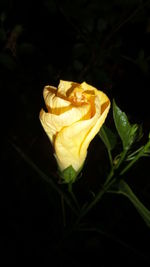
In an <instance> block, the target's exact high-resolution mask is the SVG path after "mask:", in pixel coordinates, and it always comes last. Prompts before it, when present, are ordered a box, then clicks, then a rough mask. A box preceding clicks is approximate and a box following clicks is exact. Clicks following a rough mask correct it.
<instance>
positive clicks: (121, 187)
mask: <svg viewBox="0 0 150 267" xmlns="http://www.w3.org/2000/svg"><path fill="white" fill-rule="evenodd" d="M116 187H117V189H116V188H115V189H114V188H112V190H111V191H110V192H111V193H116V194H122V195H124V196H126V197H127V198H128V199H129V200H130V201H131V202H132V204H133V205H134V207H135V208H136V209H137V211H138V212H139V214H140V215H141V217H142V218H143V220H144V221H145V223H146V224H147V226H148V227H150V211H149V210H148V209H147V208H146V207H145V206H144V205H143V203H142V202H141V201H140V200H139V199H138V198H137V196H136V195H135V194H134V193H133V191H132V189H131V188H130V186H129V185H128V184H127V183H126V182H125V181H123V180H120V181H119V182H118V183H117V184H116Z"/></svg>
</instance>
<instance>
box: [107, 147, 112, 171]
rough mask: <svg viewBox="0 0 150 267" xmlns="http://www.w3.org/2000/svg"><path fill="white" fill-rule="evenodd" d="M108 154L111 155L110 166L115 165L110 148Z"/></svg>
mask: <svg viewBox="0 0 150 267" xmlns="http://www.w3.org/2000/svg"><path fill="white" fill-rule="evenodd" d="M108 156H109V161H110V166H111V168H112V167H113V159H112V155H111V151H110V149H108Z"/></svg>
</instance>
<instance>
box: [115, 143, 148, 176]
mask: <svg viewBox="0 0 150 267" xmlns="http://www.w3.org/2000/svg"><path fill="white" fill-rule="evenodd" d="M149 145H150V144H149V142H147V144H146V145H145V146H144V147H143V149H142V150H141V151H140V152H139V153H138V154H137V155H136V156H135V158H134V159H133V160H132V161H130V163H129V164H128V165H127V166H126V167H125V168H124V169H123V170H122V171H121V172H120V175H123V174H124V173H125V172H127V171H128V169H130V168H131V167H132V165H133V164H134V163H135V162H136V161H137V160H138V159H139V158H141V157H142V156H143V155H144V151H145V150H147V148H148V147H149Z"/></svg>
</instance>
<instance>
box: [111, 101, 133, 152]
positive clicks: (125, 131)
mask: <svg viewBox="0 0 150 267" xmlns="http://www.w3.org/2000/svg"><path fill="white" fill-rule="evenodd" d="M113 118H114V122H115V126H116V129H117V131H118V134H119V136H120V138H121V140H122V144H123V148H124V150H128V149H129V148H130V147H131V145H132V144H133V142H134V141H135V139H136V136H137V131H138V125H137V124H133V125H131V124H130V122H129V120H128V117H127V115H126V114H125V112H123V111H122V110H121V109H120V108H119V107H118V106H117V105H116V103H115V101H114V100H113Z"/></svg>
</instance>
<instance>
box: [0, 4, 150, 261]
mask: <svg viewBox="0 0 150 267" xmlns="http://www.w3.org/2000/svg"><path fill="white" fill-rule="evenodd" d="M149 11H150V1H140V0H131V1H126V0H120V1H119V0H116V1H103V0H102V1H98V0H94V1H90V0H82V1H81V0H80V1H79V0H78V1H69V0H68V1H67V0H62V1H59V0H57V1H54V0H43V1H24V0H23V1H14V0H12V1H11V0H9V1H8V0H7V1H1V2H0V18H1V26H0V77H1V78H0V90H1V135H2V138H1V147H2V149H1V156H2V160H1V162H2V167H1V196H2V199H1V222H2V227H1V237H2V238H1V240H2V250H1V252H2V257H1V260H2V263H3V264H15V263H19V264H20V265H22V264H23V263H26V264H28V263H29V262H30V263H35V262H36V263H39V264H41V265H42V266H43V265H46V264H47V263H48V264H49V265H50V264H51V265H52V266H54V265H56V266H66V265H67V264H68V265H69V266H77V265H79V264H81V265H82V266H110V264H111V266H127V264H128V265H129V264H132V265H134V264H137V263H140V264H143V266H147V264H148V263H149V262H150V256H149V251H150V249H149V240H150V239H149V238H150V231H149V229H148V228H147V226H146V225H145V223H144V222H143V220H142V219H141V217H140V216H139V214H138V213H137V212H136V210H135V209H134V207H133V206H132V204H131V203H129V201H128V200H127V199H124V198H123V197H120V196H112V195H106V196H104V198H103V199H102V202H101V204H100V206H97V207H96V208H95V209H94V210H93V211H92V212H91V213H90V215H89V217H87V221H88V222H89V223H94V225H97V226H98V227H99V228H100V229H101V231H102V232H101V233H99V234H98V233H97V232H86V233H84V232H82V233H81V232H77V233H72V234H70V236H67V237H65V238H63V235H64V229H63V226H62V214H61V207H60V200H59V198H58V195H57V194H56V193H55V192H54V191H53V190H52V189H51V187H50V186H49V185H48V184H47V183H46V182H45V181H42V179H41V178H40V177H39V175H38V174H37V173H36V172H35V171H34V170H33V169H32V168H31V166H30V165H29V164H28V163H27V162H26V161H24V159H23V158H22V155H21V152H20V153H18V152H17V151H16V149H15V147H14V146H13V144H16V145H17V147H19V148H20V151H22V152H23V153H25V154H26V155H27V156H28V157H29V158H30V159H31V160H32V161H33V162H34V163H35V164H36V165H37V166H38V167H39V168H40V169H42V170H44V172H45V173H47V174H48V175H51V176H55V175H56V162H55V160H54V158H53V155H52V148H51V145H50V144H49V141H48V138H47V136H46V135H45V133H44V131H43V129H42V127H41V125H40V122H39V111H40V109H41V108H42V107H44V101H43V97H42V91H43V87H44V86H45V85H47V84H50V85H54V86H57V85H58V83H59V80H60V79H62V80H71V81H75V82H83V81H86V82H88V83H89V84H91V85H93V86H95V87H96V88H98V89H101V90H103V91H105V93H107V95H108V96H109V98H110V100H111V101H112V99H113V98H115V100H116V102H117V104H118V105H119V106H120V108H121V109H122V110H124V111H125V112H126V113H127V114H128V116H129V118H130V120H131V122H132V123H140V124H142V125H143V129H144V141H146V140H147V135H148V132H149V129H150V120H149V115H150V114H149V113H150V112H149V88H150V65H149V62H150V50H149V48H150V17H149ZM106 123H107V124H110V126H112V127H113V121H112V112H111V111H110V113H109V116H108V119H107V122H106ZM107 160H108V159H107V153H106V151H105V148H104V145H103V144H102V142H101V141H100V140H99V139H98V137H96V138H95V139H94V140H93V141H92V144H91V145H90V147H89V153H88V159H87V164H86V166H85V168H84V174H83V177H82V179H81V180H80V181H78V182H77V184H76V185H75V190H76V191H77V194H78V195H79V198H80V201H83V200H84V199H85V197H87V191H88V189H89V188H90V189H92V190H95V189H96V188H97V185H101V183H102V182H103V178H104V177H103V173H105V171H107V170H108V166H107V164H106V162H107ZM100 174H101V175H100ZM149 178H150V174H149V159H148V158H146V159H142V160H140V161H139V163H138V164H136V166H134V167H133V168H132V170H130V172H129V173H128V175H127V177H126V179H127V181H128V182H129V184H130V185H131V187H132V189H134V191H135V192H136V193H137V195H138V197H139V198H140V199H141V200H142V201H143V203H144V204H145V205H146V206H147V207H149V208H150V197H149V196H150V182H149ZM88 198H89V195H88ZM53 260H54V263H53Z"/></svg>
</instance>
